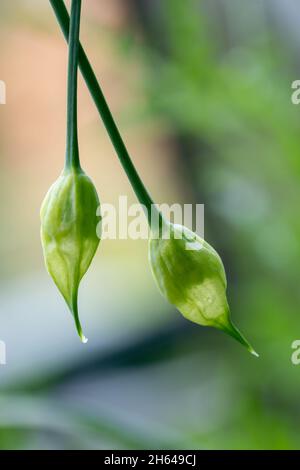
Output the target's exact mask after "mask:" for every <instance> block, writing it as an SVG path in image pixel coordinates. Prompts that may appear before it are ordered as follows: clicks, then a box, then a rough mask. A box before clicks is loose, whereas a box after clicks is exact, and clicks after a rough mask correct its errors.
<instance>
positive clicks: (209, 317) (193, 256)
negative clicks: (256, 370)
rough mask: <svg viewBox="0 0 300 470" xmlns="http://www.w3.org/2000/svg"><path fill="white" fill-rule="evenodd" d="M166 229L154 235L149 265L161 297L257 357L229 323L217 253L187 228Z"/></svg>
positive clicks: (178, 226)
mask: <svg viewBox="0 0 300 470" xmlns="http://www.w3.org/2000/svg"><path fill="white" fill-rule="evenodd" d="M163 225H164V227H163V234H162V235H160V236H155V233H154V234H152V235H151V238H150V242H149V260H150V265H151V269H152V273H153V276H154V278H155V280H156V282H157V284H158V287H159V290H160V291H161V293H162V295H163V296H164V297H166V298H167V299H168V301H169V302H170V303H171V304H173V305H175V306H176V307H177V308H178V310H179V311H180V312H181V313H182V315H183V316H184V317H185V318H187V319H188V320H190V321H192V322H195V323H198V324H199V325H203V326H212V327H215V328H218V329H220V330H223V331H225V332H226V333H228V334H229V335H231V336H233V337H234V338H235V339H237V340H238V341H239V342H240V343H241V344H243V345H244V346H246V348H247V349H248V350H249V351H250V352H251V353H252V354H255V355H257V354H256V353H255V351H254V350H253V348H252V347H251V346H250V344H249V343H248V342H247V340H246V339H245V338H244V337H243V335H242V334H241V333H240V332H239V331H238V329H237V328H236V327H235V326H234V325H233V323H232V321H231V319H230V312H229V307H228V303H227V298H226V286H227V281H226V274H225V270H224V266H223V263H222V260H221V258H220V256H219V255H218V253H217V252H216V251H215V250H214V249H213V248H212V247H211V246H210V245H209V244H208V243H207V242H205V241H204V240H203V239H201V238H200V237H199V236H198V235H196V234H195V233H193V232H192V231H190V230H189V229H187V228H186V227H182V226H181V225H173V224H170V223H168V222H166V221H164V222H163Z"/></svg>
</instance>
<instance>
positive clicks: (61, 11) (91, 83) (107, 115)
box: [49, 0, 162, 224]
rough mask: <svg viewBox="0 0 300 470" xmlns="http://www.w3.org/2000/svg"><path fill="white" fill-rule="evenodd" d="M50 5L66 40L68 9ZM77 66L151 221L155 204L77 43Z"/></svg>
mask: <svg viewBox="0 0 300 470" xmlns="http://www.w3.org/2000/svg"><path fill="white" fill-rule="evenodd" d="M49 1H50V3H51V6H52V8H53V10H54V12H55V15H56V18H57V20H58V22H59V24H60V27H61V30H62V32H63V34H64V36H65V39H66V40H67V41H68V37H69V25H70V19H69V15H68V11H67V9H66V6H65V4H64V2H63V0H49ZM79 66H80V70H81V73H82V75H83V77H84V80H85V82H86V84H87V86H88V89H89V91H90V94H91V96H92V98H93V100H94V102H95V105H96V107H97V109H98V112H99V114H100V116H101V118H102V121H103V123H104V125H105V127H106V130H107V132H108V134H109V136H110V139H111V141H112V144H113V146H114V148H115V150H116V153H117V155H118V157H119V160H120V162H121V164H122V166H123V169H124V170H125V172H126V174H127V176H128V179H129V181H130V183H131V186H132V187H133V189H134V192H135V194H136V196H137V198H138V200H139V202H140V203H141V204H142V205H144V206H145V207H146V209H147V217H148V222H149V224H150V222H151V210H154V211H157V212H158V209H155V207H156V206H155V205H154V203H153V201H152V199H151V197H150V195H149V193H148V191H147V189H146V188H145V186H144V184H143V182H142V180H141V178H140V176H139V174H138V172H137V171H136V169H135V167H134V165H133V163H132V161H131V158H130V156H129V153H128V151H127V148H126V146H125V144H124V141H123V139H122V137H121V135H120V132H119V130H118V127H117V125H116V123H115V121H114V118H113V116H112V114H111V112H110V109H109V106H108V104H107V102H106V100H105V97H104V95H103V92H102V90H101V87H100V85H99V83H98V80H97V78H96V75H95V73H94V71H93V69H92V66H91V64H90V62H89V60H88V58H87V56H86V53H85V51H84V49H83V48H82V46H81V44H80V43H79ZM161 217H162V216H161V214H160V213H159V219H161Z"/></svg>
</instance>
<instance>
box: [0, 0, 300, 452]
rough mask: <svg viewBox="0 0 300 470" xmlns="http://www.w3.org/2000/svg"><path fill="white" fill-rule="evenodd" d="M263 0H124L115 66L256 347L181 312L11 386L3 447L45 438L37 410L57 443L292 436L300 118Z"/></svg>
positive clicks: (298, 321) (185, 444)
mask: <svg viewBox="0 0 300 470" xmlns="http://www.w3.org/2000/svg"><path fill="white" fill-rule="evenodd" d="M254 4H255V8H254V6H253V5H254ZM266 4H267V2H248V3H247V2H243V5H242V7H241V6H240V2H236V1H234V0H226V1H225V2H224V1H223V2H217V1H215V2H210V1H209V0H206V1H204V0H203V1H202V2H201V1H200V0H198V1H196V0H185V1H182V0H164V1H163V2H154V1H153V2H148V1H147V0H145V1H142V0H139V1H138V0H131V5H133V8H135V10H133V11H135V12H139V13H140V16H137V17H136V19H137V20H138V21H137V22H136V23H135V27H134V33H132V31H130V30H128V32H127V33H126V34H125V33H124V34H121V33H120V34H119V35H117V37H116V38H115V39H116V42H117V44H118V45H119V46H120V50H121V51H122V53H123V54H124V56H123V59H122V60H123V63H122V64H120V67H121V65H122V66H123V67H124V64H127V66H130V57H131V56H132V55H134V57H135V58H136V57H138V58H139V60H140V65H141V67H143V71H144V74H143V83H142V86H143V87H144V88H145V92H146V95H147V98H148V99H147V108H146V109H140V108H139V109H138V107H137V108H136V116H137V121H138V120H139V119H140V118H141V116H142V117H143V119H146V118H150V119H163V120H165V122H167V123H168V124H169V126H168V128H169V129H170V135H171V137H172V139H173V140H174V142H176V143H177V144H178V147H177V148H178V159H177V162H178V167H179V171H180V168H182V165H183V166H185V167H186V173H185V175H184V176H183V177H186V176H187V177H188V179H187V180H184V181H183V186H184V185H194V186H193V188H194V192H195V198H196V199H197V202H200V203H205V207H206V238H207V240H208V241H209V242H211V243H213V244H214V246H215V247H216V249H217V250H218V251H220V252H221V253H222V255H223V257H224V260H225V266H226V270H227V274H228V278H229V287H228V289H229V295H230V300H231V302H230V303H231V306H232V314H233V319H234V320H235V321H236V323H237V324H238V325H240V326H241V328H242V330H243V331H245V332H246V334H247V335H249V338H250V340H251V341H252V342H253V345H254V346H255V348H257V349H258V351H259V352H260V354H261V357H260V359H259V360H255V359H254V358H252V357H250V356H249V357H248V355H246V353H245V352H244V351H243V350H242V349H241V348H239V347H238V346H237V345H236V344H234V343H233V342H232V343H230V340H227V339H226V338H223V337H221V335H220V333H214V332H212V331H210V330H209V329H206V330H205V331H204V329H201V328H198V327H194V326H186V324H185V322H179V324H178V329H176V328H175V330H174V331H173V330H171V329H170V330H168V331H167V332H166V333H165V334H163V335H161V336H160V335H157V336H155V337H149V338H140V339H139V342H138V343H137V344H136V345H135V346H132V348H131V350H129V351H124V349H122V348H121V349H120V350H116V351H114V354H113V360H112V356H110V355H108V356H107V357H104V358H102V360H101V361H100V360H99V362H97V361H95V362H94V363H93V364H92V365H91V364H86V365H85V366H84V367H82V369H79V370H77V371H76V370H70V371H68V370H66V371H65V373H64V374H62V375H58V376H56V375H55V374H54V376H53V377H52V378H51V377H48V378H46V379H45V381H44V384H42V383H39V384H37V385H36V386H34V385H33V384H23V385H22V390H21V391H20V392H19V393H20V396H19V395H17V397H18V396H19V398H18V399H19V400H20V403H19V408H18V409H17V411H18V412H17V416H18V419H14V416H15V413H16V411H15V406H16V401H12V403H9V402H8V403H4V405H3V406H1V409H2V411H1V412H0V427H1V429H0V447H1V448H10V447H20V448H21V447H27V446H30V445H31V446H34V447H36V448H39V447H41V448H43V447H51V445H52V446H55V445H57V441H56V440H59V438H58V437H56V440H55V439H54V440H53V439H51V438H50V437H49V434H48V435H47V437H44V440H43V438H41V437H40V439H42V440H37V439H36V438H34V437H32V433H33V429H35V432H38V431H37V430H43V429H44V431H41V433H42V436H44V434H43V433H44V432H45V423H47V426H46V427H48V432H49V423H50V424H51V426H52V427H51V429H50V431H51V432H53V433H55V432H56V433H57V436H60V435H61V433H63V435H66V436H68V437H67V438H65V440H62V441H60V442H61V444H60V445H61V446H62V447H77V448H97V447H99V448H100V447H104V448H105V446H109V447H110V448H114V447H115V448H121V447H123V448H133V447H135V448H154V447H161V448H163V447H165V448H168V447H174V448H195V449H198V448H199V449H201V448H209V449H213V448H233V449H240V448H247V449H248V448H250V449H251V448H258V449H264V448H269V449H290V448H291V449H295V448H299V445H300V442H299V433H298V430H297V426H298V421H299V417H300V413H299V406H298V400H299V397H298V388H299V374H300V369H299V370H297V367H295V366H293V365H292V364H291V362H290V356H291V343H292V341H293V340H294V339H296V338H297V337H298V338H299V336H300V314H299V303H300V291H299V288H298V279H299V277H300V219H299V217H298V201H299V199H300V184H299V183H300V175H299V172H300V158H299V154H300V116H299V112H298V108H297V107H295V106H293V105H292V104H291V99H290V96H291V88H290V86H291V82H292V81H293V80H294V79H296V78H299V77H297V76H296V73H297V71H295V70H293V68H292V65H291V64H292V62H293V60H292V57H291V56H290V52H289V51H288V50H284V48H283V47H282V46H281V44H280V43H279V42H278V37H277V36H276V34H274V25H273V24H272V21H270V18H272V16H271V15H270V11H268V9H267V8H263V6H262V5H266ZM259 5H260V6H259ZM239 6H240V8H239ZM137 15H138V13H137ZM141 25H142V26H141ZM138 28H139V29H140V35H139V39H138V40H137V35H136V31H137V29H138ZM140 37H142V38H143V39H140ZM120 60H121V59H120ZM138 86H141V84H138ZM128 111H129V113H128V114H129V116H130V118H132V114H133V112H132V109H130V110H128ZM179 142H180V143H181V144H182V142H183V145H179ZM185 149H186V153H185ZM188 149H192V157H191V158H187V154H188V153H190V150H189V151H188ZM157 174H159V170H158V169H157ZM183 202H185V201H183ZM85 368H86V370H85ZM74 390H75V391H74ZM21 392H22V393H21ZM28 396H30V397H31V400H33V403H32V402H30V403H28V401H27V400H28ZM40 397H43V401H42V403H40V404H37V399H39V400H40ZM15 399H16V397H15ZM24 400H25V401H24ZM49 400H50V401H51V403H52V404H51V409H50V411H49V409H48V407H49ZM66 403H67V404H68V410H66V409H65V406H66ZM29 405H30V407H29V408H28V406H29ZM28 409H29V410H31V413H30V412H29V411H28V413H24V410H28ZM62 409H63V410H64V413H62ZM3 410H5V413H4V411H3ZM53 410H54V411H55V413H54V414H53ZM60 413H61V415H60ZM34 414H35V415H36V416H38V417H39V419H38V420H37V422H35V423H32V420H31V417H32V415H34ZM58 415H60V419H57V417H58ZM116 417H117V419H116ZM18 429H19V431H18ZM24 429H27V432H24V431H23V430H24ZM28 430H30V432H28ZM70 430H75V431H74V434H75V436H74V435H73V433H72V432H71V437H70V435H69V432H70ZM28 440H29V441H30V442H28Z"/></svg>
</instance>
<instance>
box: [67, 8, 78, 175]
mask: <svg viewBox="0 0 300 470" xmlns="http://www.w3.org/2000/svg"><path fill="white" fill-rule="evenodd" d="M80 12H81V0H72V6H71V23H70V34H69V63H68V101H67V148H66V168H80V162H79V149H78V125H77V82H78V53H79V30H80Z"/></svg>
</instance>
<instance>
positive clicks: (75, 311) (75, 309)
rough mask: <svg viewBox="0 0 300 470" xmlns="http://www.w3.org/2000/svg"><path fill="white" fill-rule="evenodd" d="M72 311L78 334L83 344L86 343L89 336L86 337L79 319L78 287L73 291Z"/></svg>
mask: <svg viewBox="0 0 300 470" xmlns="http://www.w3.org/2000/svg"><path fill="white" fill-rule="evenodd" d="M70 308H71V312H72V314H73V317H74V320H75V325H76V330H77V333H78V336H79V338H80V340H81V342H82V343H83V344H86V343H87V342H88V338H86V337H85V336H84V334H83V331H82V327H81V323H80V320H79V313H78V303H77V289H76V290H75V292H74V293H73V297H72V303H71V305H70Z"/></svg>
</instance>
